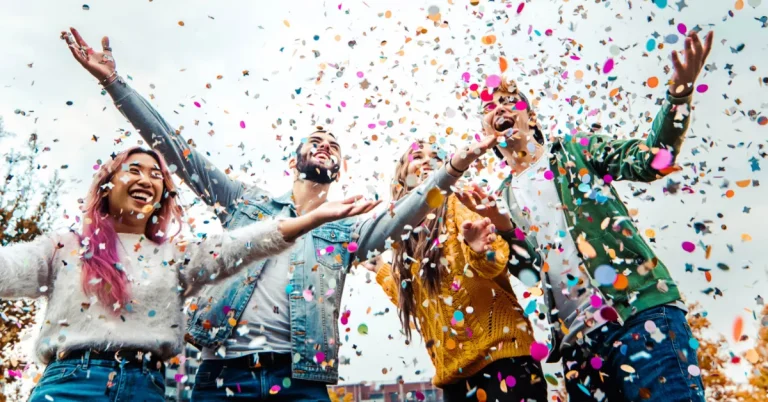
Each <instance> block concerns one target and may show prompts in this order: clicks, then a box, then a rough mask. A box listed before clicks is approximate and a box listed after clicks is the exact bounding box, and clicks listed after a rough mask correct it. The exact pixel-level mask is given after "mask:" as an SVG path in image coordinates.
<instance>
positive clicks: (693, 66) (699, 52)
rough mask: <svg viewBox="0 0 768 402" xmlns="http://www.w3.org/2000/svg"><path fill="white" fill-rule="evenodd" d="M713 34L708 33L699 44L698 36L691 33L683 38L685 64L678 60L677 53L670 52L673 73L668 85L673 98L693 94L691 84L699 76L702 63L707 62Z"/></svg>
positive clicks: (702, 66) (693, 32)
mask: <svg viewBox="0 0 768 402" xmlns="http://www.w3.org/2000/svg"><path fill="white" fill-rule="evenodd" d="M714 37H715V35H714V32H711V31H710V32H709V33H708V34H707V36H706V37H705V38H704V43H703V44H702V43H701V39H699V35H698V34H697V33H696V32H695V31H691V33H690V34H689V35H688V37H687V38H685V49H684V50H683V51H682V53H683V55H684V56H685V62H683V61H681V60H680V56H679V55H678V52H677V51H673V52H672V65H673V66H674V67H675V71H674V72H673V73H672V80H671V81H670V84H669V91H670V93H671V94H672V95H673V96H677V97H686V96H688V95H690V94H691V93H692V92H693V84H694V83H695V82H696V78H697V77H698V76H699V73H700V72H701V69H702V68H704V63H706V61H707V57H708V56H709V52H710V51H711V50H712V41H713V40H714Z"/></svg>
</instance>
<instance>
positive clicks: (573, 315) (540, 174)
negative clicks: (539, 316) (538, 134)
mask: <svg viewBox="0 0 768 402" xmlns="http://www.w3.org/2000/svg"><path fill="white" fill-rule="evenodd" d="M548 170H549V158H548V157H547V155H543V156H541V157H540V158H539V160H537V161H536V162H534V163H533V164H532V165H531V166H530V167H528V169H526V170H524V171H523V172H522V173H520V174H518V175H517V176H515V177H514V178H512V182H511V183H510V186H511V191H512V193H513V194H514V196H515V199H516V200H517V203H518V205H519V207H520V209H521V210H522V212H523V214H524V215H525V217H526V218H527V219H528V223H529V226H536V227H538V232H536V240H537V242H538V244H539V249H541V250H542V251H541V252H542V256H543V258H544V261H546V263H547V265H549V271H548V273H547V275H548V276H549V278H548V279H549V284H550V285H551V286H552V295H553V297H554V300H555V306H550V308H552V309H553V312H555V309H556V310H557V311H556V312H557V316H558V318H559V319H561V320H562V321H563V323H564V324H565V327H566V328H568V334H566V335H565V336H564V339H563V342H564V343H570V342H569V341H570V340H571V339H574V338H575V337H576V335H577V334H578V333H579V332H583V331H584V330H585V329H589V330H590V331H591V330H593V329H595V328H597V326H594V327H592V328H587V327H586V325H585V322H586V321H585V320H586V319H588V318H590V317H592V314H594V313H595V311H597V310H598V309H596V308H594V307H592V304H591V303H590V298H591V296H592V295H597V296H596V297H600V296H599V295H598V292H597V290H596V289H594V288H593V287H592V286H591V284H590V279H589V277H588V276H587V275H586V274H585V273H584V272H582V271H581V270H580V269H579V265H580V264H581V258H579V256H578V250H577V248H576V244H575V243H574V241H573V239H572V238H571V233H570V231H569V230H568V224H567V223H566V220H565V215H564V214H563V209H562V202H561V201H560V196H559V195H558V193H557V188H556V187H555V182H554V180H547V179H546V178H545V177H544V173H545V172H546V171H548ZM547 245H549V246H550V247H549V249H547V247H546V246H547ZM542 275H544V274H543V273H542ZM544 291H545V292H546V291H547V289H544ZM552 324H554V325H558V326H559V323H552Z"/></svg>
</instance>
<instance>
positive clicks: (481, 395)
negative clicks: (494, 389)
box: [476, 383, 506, 402]
mask: <svg viewBox="0 0 768 402" xmlns="http://www.w3.org/2000/svg"><path fill="white" fill-rule="evenodd" d="M505 384H506V383H505ZM476 395H477V401H478V402H485V401H487V400H488V394H486V393H485V390H484V389H482V388H480V389H478V390H477V394H476Z"/></svg>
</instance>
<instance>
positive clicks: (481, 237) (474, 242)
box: [461, 218, 496, 253]
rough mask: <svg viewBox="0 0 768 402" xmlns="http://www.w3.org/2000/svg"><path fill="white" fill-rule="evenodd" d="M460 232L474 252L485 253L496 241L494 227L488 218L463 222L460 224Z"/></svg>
mask: <svg viewBox="0 0 768 402" xmlns="http://www.w3.org/2000/svg"><path fill="white" fill-rule="evenodd" d="M461 232H462V235H463V236H464V241H465V242H466V243H467V245H469V247H470V248H471V249H472V250H473V251H474V252H476V253H485V252H486V251H488V250H490V249H491V244H493V242H495V241H496V227H495V226H494V225H493V223H491V220H490V219H488V218H483V219H478V220H476V221H474V222H470V221H467V222H464V223H463V224H462V225H461Z"/></svg>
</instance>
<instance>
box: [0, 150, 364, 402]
mask: <svg viewBox="0 0 768 402" xmlns="http://www.w3.org/2000/svg"><path fill="white" fill-rule="evenodd" d="M358 200H359V197H352V198H348V199H346V200H344V201H340V202H328V203H325V204H323V205H322V206H320V207H318V208H317V209H316V210H314V211H313V212H311V213H309V214H307V215H304V216H300V217H297V218H292V219H285V220H281V221H267V220H265V221H263V222H260V223H257V224H254V225H249V226H247V227H244V228H241V229H237V230H232V231H229V232H226V233H225V234H221V235H205V234H201V233H198V236H197V237H192V238H189V239H183V238H182V237H181V236H178V234H179V231H180V226H181V225H180V223H181V218H182V210H181V208H180V207H179V205H178V204H177V202H176V188H175V186H174V184H173V181H172V180H171V173H170V171H169V170H168V168H167V166H166V164H165V161H164V160H163V158H162V156H161V155H159V154H158V153H156V152H154V151H151V150H145V149H142V148H138V147H137V148H131V149H128V150H126V151H123V152H121V153H120V154H118V155H117V156H116V157H114V158H113V159H112V160H111V161H109V162H108V163H106V164H104V165H102V166H101V168H100V169H99V171H98V173H97V174H96V175H95V178H94V180H93V184H92V185H91V188H90V190H89V192H88V196H87V199H86V201H85V203H84V206H83V212H84V214H83V218H84V219H83V229H82V232H81V233H76V232H74V231H72V232H69V233H60V234H55V235H47V236H41V237H39V238H38V239H36V240H34V241H32V242H28V243H20V244H14V245H11V246H7V247H2V248H0V278H2V281H0V297H3V298H14V297H29V298H36V297H45V298H47V299H48V306H47V309H46V311H45V318H44V320H43V321H42V323H41V326H42V328H41V331H40V335H39V337H38V339H37V340H36V343H35V351H36V355H37V356H36V357H37V360H39V361H40V362H41V363H43V364H46V365H47V367H46V369H45V372H44V373H43V375H42V376H41V377H40V378H39V380H38V381H37V385H36V387H35V389H34V391H33V392H32V395H31V397H30V401H33V402H37V401H57V402H58V401H80V400H86V399H90V398H98V399H99V400H101V399H105V400H109V401H163V400H164V399H165V398H164V393H165V366H164V363H163V362H164V361H166V360H168V359H170V358H172V357H174V356H176V355H178V354H180V353H182V351H183V347H184V340H183V331H184V328H185V325H184V315H183V312H182V310H183V309H184V298H185V297H186V296H189V295H192V294H195V293H196V292H198V291H199V290H200V289H201V287H202V286H203V285H205V284H209V283H212V282H215V281H218V280H221V279H223V278H226V277H230V276H232V275H235V274H238V273H239V274H241V275H242V276H243V280H244V281H247V280H249V279H250V278H252V277H254V276H255V275H258V272H246V271H243V272H241V268H242V267H245V266H248V263H249V262H251V261H253V260H257V259H261V258H265V257H267V256H270V255H274V254H279V253H281V252H283V251H285V250H287V249H288V248H289V247H291V246H292V242H293V240H294V239H296V238H297V237H299V236H301V235H302V234H303V233H306V232H307V231H309V230H312V229H313V228H315V227H317V226H320V225H322V224H324V223H327V222H330V221H334V220H337V219H342V218H346V217H350V216H354V215H358V214H361V213H365V212H367V211H370V210H371V209H373V207H375V206H376V204H377V203H376V202H371V201H363V202H358ZM3 229H5V228H3ZM171 232H173V234H169V233H171ZM189 308H190V309H194V308H195V306H194V305H193V306H189ZM232 325H234V323H233V324H232Z"/></svg>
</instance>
